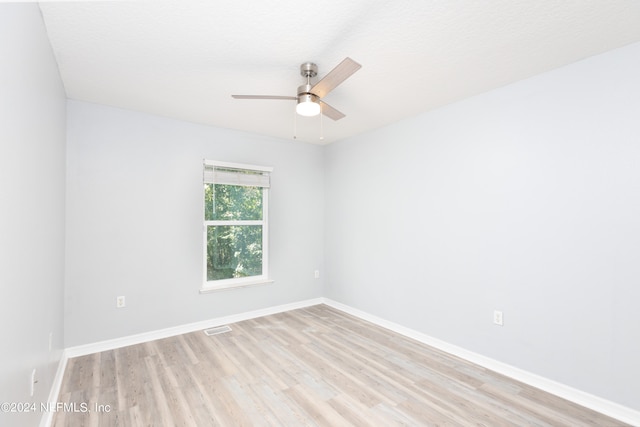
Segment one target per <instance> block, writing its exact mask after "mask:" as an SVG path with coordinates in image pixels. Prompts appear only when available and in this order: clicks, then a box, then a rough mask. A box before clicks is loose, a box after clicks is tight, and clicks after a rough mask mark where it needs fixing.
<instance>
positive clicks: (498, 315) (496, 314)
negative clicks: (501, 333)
mask: <svg viewBox="0 0 640 427" xmlns="http://www.w3.org/2000/svg"><path fill="white" fill-rule="evenodd" d="M503 320H504V319H503V318H502V311H500V310H493V323H495V324H496V325H498V326H503V325H504V322H503Z"/></svg>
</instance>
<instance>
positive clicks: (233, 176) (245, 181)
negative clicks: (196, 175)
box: [203, 161, 271, 188]
mask: <svg viewBox="0 0 640 427" xmlns="http://www.w3.org/2000/svg"><path fill="white" fill-rule="evenodd" d="M253 168H254V169H252V166H248V165H247V166H246V168H245V167H241V166H228V165H225V164H215V163H210V162H207V161H205V163H204V174H203V181H204V183H205V184H226V185H243V186H245V187H262V188H269V187H270V184H271V176H270V171H271V170H270V168H262V167H260V169H258V168H257V167H253Z"/></svg>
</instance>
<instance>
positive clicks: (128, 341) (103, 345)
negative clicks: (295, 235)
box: [65, 298, 324, 358]
mask: <svg viewBox="0 0 640 427" xmlns="http://www.w3.org/2000/svg"><path fill="white" fill-rule="evenodd" d="M323 302H324V299H323V298H315V299H310V300H305V301H298V302H294V303H290V304H283V305H277V306H274V307H267V308H262V309H259V310H253V311H248V312H245V313H239V314H233V315H230V316H224V317H218V318H216V319H209V320H203V321H201V322H195V323H189V324H186V325H180V326H174V327H172V328H166V329H160V330H156V331H150V332H144V333H141V334H136V335H129V336H126V337H122V338H115V339H112V340H106V341H100V342H96V343H91V344H85V345H79V346H75V347H69V348H67V349H66V350H65V353H66V356H67V358H72V357H78V356H85V355H87V354H93V353H99V352H101V351H107V350H113V349H116V348H121V347H126V346H129V345H134V344H140V343H143V342H147V341H153V340H158V339H162V338H168V337H173V336H176V335H181V334H187V333H190V332H195V331H199V330H202V329H208V328H213V327H216V326H221V325H226V324H228V323H235V322H241V321H243V320H249V319H255V318H256V317H262V316H268V315H270V314H276V313H282V312H285V311H289V310H295V309H297V308H304V307H309V306H312V305H318V304H322V303H323Z"/></svg>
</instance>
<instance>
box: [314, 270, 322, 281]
mask: <svg viewBox="0 0 640 427" xmlns="http://www.w3.org/2000/svg"><path fill="white" fill-rule="evenodd" d="M313 277H315V278H316V279H319V278H320V270H316V271H314V272H313Z"/></svg>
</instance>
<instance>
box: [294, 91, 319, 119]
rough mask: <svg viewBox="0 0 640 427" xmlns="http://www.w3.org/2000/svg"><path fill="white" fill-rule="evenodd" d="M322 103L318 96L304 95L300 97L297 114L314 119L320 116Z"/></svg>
mask: <svg viewBox="0 0 640 427" xmlns="http://www.w3.org/2000/svg"><path fill="white" fill-rule="evenodd" d="M320 110H321V108H320V102H319V99H318V97H317V96H315V95H314V94H312V93H303V94H302V95H298V105H296V113H298V114H300V115H301V116H306V117H313V116H317V115H318V114H320Z"/></svg>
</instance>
